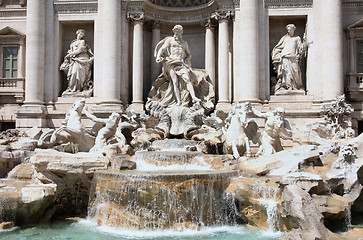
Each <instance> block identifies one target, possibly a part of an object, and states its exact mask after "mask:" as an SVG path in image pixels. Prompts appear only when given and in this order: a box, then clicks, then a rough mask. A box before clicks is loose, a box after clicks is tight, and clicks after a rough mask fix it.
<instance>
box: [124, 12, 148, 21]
mask: <svg viewBox="0 0 363 240" xmlns="http://www.w3.org/2000/svg"><path fill="white" fill-rule="evenodd" d="M127 19H128V20H129V21H130V22H143V21H144V20H145V17H144V13H143V12H129V13H127Z"/></svg>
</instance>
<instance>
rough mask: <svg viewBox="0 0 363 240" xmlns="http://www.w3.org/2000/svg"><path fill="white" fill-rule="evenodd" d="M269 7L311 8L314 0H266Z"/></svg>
mask: <svg viewBox="0 0 363 240" xmlns="http://www.w3.org/2000/svg"><path fill="white" fill-rule="evenodd" d="M265 6H266V7H267V8H311V7H312V6H313V0H265Z"/></svg>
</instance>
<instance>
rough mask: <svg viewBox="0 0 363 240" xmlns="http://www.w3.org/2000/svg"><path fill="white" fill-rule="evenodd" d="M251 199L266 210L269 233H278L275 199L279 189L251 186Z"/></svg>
mask: <svg viewBox="0 0 363 240" xmlns="http://www.w3.org/2000/svg"><path fill="white" fill-rule="evenodd" d="M251 190H252V192H253V197H254V198H256V199H257V200H258V201H259V202H260V203H261V204H263V205H264V206H265V208H266V214H267V220H266V222H267V224H268V226H269V230H270V231H276V230H277V231H278V230H280V229H279V216H278V214H277V197H278V194H279V193H280V189H279V188H272V187H266V186H261V185H253V186H251Z"/></svg>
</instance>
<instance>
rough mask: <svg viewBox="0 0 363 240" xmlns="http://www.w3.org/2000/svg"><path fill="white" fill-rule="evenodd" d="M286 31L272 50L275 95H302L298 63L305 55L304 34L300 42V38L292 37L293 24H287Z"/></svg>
mask: <svg viewBox="0 0 363 240" xmlns="http://www.w3.org/2000/svg"><path fill="white" fill-rule="evenodd" d="M286 29H287V34H286V35H285V36H283V37H282V38H281V39H280V41H279V42H278V43H277V45H276V46H275V47H274V48H273V49H272V64H273V66H274V70H275V72H276V73H277V83H276V85H275V94H284V93H285V94H293V93H299V92H302V93H304V89H303V82H302V78H301V69H300V62H301V58H302V57H303V56H305V54H306V49H307V44H306V34H305V33H304V36H303V42H301V39H300V37H299V36H295V35H294V34H295V29H296V27H295V25H294V24H288V25H287V26H286Z"/></svg>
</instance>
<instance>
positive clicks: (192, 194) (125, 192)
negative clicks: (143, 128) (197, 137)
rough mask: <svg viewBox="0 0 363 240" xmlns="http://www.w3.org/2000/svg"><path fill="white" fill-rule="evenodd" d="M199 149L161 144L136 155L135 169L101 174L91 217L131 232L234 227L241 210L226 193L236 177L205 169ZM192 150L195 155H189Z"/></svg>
mask: <svg viewBox="0 0 363 240" xmlns="http://www.w3.org/2000/svg"><path fill="white" fill-rule="evenodd" d="M195 146H196V142H194V141H191V140H163V141H156V142H154V143H153V145H152V148H153V149H154V151H140V152H137V153H136V154H135V155H134V156H133V158H132V160H134V161H135V162H136V163H137V166H138V169H137V170H136V171H115V170H114V171H99V172H96V173H95V175H94V179H93V187H92V190H91V195H90V205H89V212H88V215H89V217H91V218H93V219H96V220H97V222H98V224H99V225H108V226H115V227H121V228H128V229H152V230H157V229H177V230H178V229H181V228H182V229H183V228H188V229H190V228H191V229H198V228H200V227H201V226H210V225H224V224H230V223H233V222H234V221H235V219H236V212H237V211H236V210H235V209H233V208H235V207H236V206H235V205H234V200H233V198H231V197H228V196H226V194H225V190H226V189H227V187H228V185H229V183H230V179H231V177H234V176H236V175H237V173H236V172H235V171H227V170H213V169H211V166H207V167H206V166H204V165H205V164H206V162H205V161H204V154H203V153H202V152H198V151H196V150H197V149H196V147H195ZM191 147H193V148H194V151H188V149H189V148H191ZM176 150H178V151H176ZM186 166H191V168H185V167H186ZM140 169H141V170H142V171H140ZM193 169H194V170H193Z"/></svg>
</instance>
